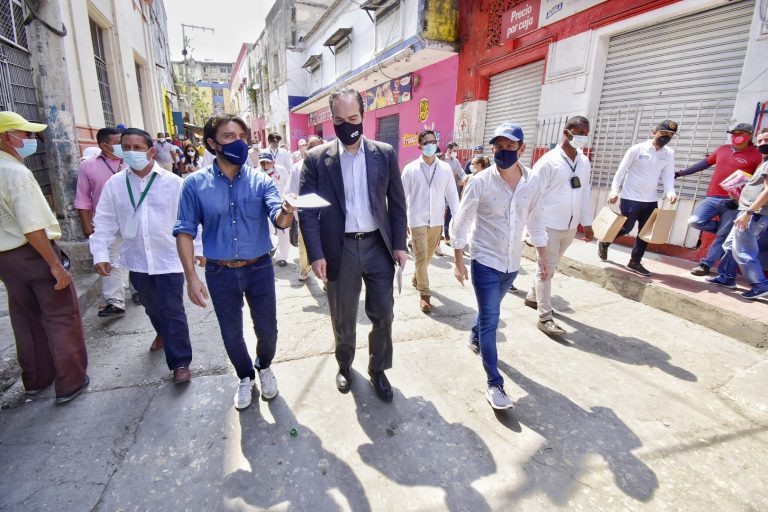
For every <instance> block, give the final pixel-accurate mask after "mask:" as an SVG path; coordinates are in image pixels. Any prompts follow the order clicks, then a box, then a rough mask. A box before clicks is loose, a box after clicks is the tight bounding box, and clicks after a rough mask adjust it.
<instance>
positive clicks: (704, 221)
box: [675, 123, 762, 276]
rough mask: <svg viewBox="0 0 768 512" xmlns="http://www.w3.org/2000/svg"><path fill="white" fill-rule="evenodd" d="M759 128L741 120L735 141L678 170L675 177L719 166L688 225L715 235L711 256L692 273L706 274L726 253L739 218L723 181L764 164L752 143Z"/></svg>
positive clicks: (710, 247) (736, 128) (749, 171)
mask: <svg viewBox="0 0 768 512" xmlns="http://www.w3.org/2000/svg"><path fill="white" fill-rule="evenodd" d="M754 131H755V129H754V128H753V127H752V125H751V124H749V123H739V124H737V125H736V126H734V127H733V128H732V129H731V130H728V133H730V134H731V143H730V144H724V145H722V146H720V147H719V148H717V149H716V150H715V151H713V152H712V153H710V154H709V156H707V158H705V159H703V160H701V161H700V162H696V163H695V164H693V165H692V166H690V167H688V168H687V169H683V170H682V171H680V172H677V173H675V178H679V177H680V176H688V175H690V174H694V173H697V172H701V171H703V170H705V169H709V168H710V167H711V166H712V165H713V164H714V165H715V172H714V173H712V178H711V179H710V181H709V187H708V188H707V197H706V198H705V199H704V201H702V202H700V203H699V204H698V205H696V208H695V209H694V210H693V214H692V215H691V217H690V218H689V219H688V225H689V226H690V227H692V228H694V229H699V230H701V231H707V232H709V233H714V234H715V239H714V240H713V241H712V245H710V246H709V250H708V251H707V255H706V256H705V257H703V258H702V259H701V260H700V261H699V264H698V265H697V266H695V267H693V268H692V269H691V274H693V275H695V276H704V275H707V274H709V269H710V268H711V267H713V266H714V265H715V263H717V260H719V259H720V258H721V257H722V256H723V243H724V242H725V239H726V237H727V236H728V233H730V232H731V228H732V227H733V221H734V220H735V219H736V207H737V203H736V201H735V200H734V199H732V198H731V197H730V195H729V194H728V191H727V190H725V189H723V187H721V186H720V183H721V182H722V181H723V180H724V179H726V178H727V177H728V176H730V175H731V174H733V172H734V171H737V170H741V171H744V172H747V173H749V174H752V173H754V172H755V169H757V167H758V166H759V165H760V162H761V160H762V159H761V157H760V153H759V152H758V151H757V148H756V147H755V145H754V144H752V133H753V132H754Z"/></svg>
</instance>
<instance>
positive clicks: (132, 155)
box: [123, 151, 149, 171]
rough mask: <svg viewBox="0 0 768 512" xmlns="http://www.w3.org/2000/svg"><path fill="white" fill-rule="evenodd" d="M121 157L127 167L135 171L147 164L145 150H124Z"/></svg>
mask: <svg viewBox="0 0 768 512" xmlns="http://www.w3.org/2000/svg"><path fill="white" fill-rule="evenodd" d="M123 158H124V159H125V163H127V164H128V167H130V168H131V169H134V170H136V171H140V170H142V169H145V168H146V167H147V166H148V165H149V159H148V158H147V153H146V152H145V151H125V152H124V153H123Z"/></svg>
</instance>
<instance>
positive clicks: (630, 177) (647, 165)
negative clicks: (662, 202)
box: [611, 140, 675, 203]
mask: <svg viewBox="0 0 768 512" xmlns="http://www.w3.org/2000/svg"><path fill="white" fill-rule="evenodd" d="M659 176H661V181H662V183H663V184H664V195H665V196H670V195H672V194H674V193H675V152H674V151H672V150H671V149H669V148H668V147H666V146H664V147H663V148H661V149H659V150H657V149H656V147H655V146H654V145H653V141H652V140H647V141H645V142H641V143H639V144H635V145H634V146H632V147H631V148H629V149H628V150H627V152H626V154H625V155H624V158H622V159H621V163H620V164H619V170H618V171H617V172H616V176H614V177H613V183H612V184H611V193H613V194H618V193H619V189H621V195H620V197H621V198H622V199H630V200H632V201H643V202H646V203H652V202H655V201H658V199H659V193H658V187H659ZM625 177H626V180H625V179H624V178H625ZM622 181H624V184H623V185H622Z"/></svg>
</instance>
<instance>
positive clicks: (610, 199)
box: [608, 192, 619, 204]
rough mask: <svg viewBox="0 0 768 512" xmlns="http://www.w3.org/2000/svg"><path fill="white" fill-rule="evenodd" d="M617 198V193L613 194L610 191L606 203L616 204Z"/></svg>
mask: <svg viewBox="0 0 768 512" xmlns="http://www.w3.org/2000/svg"><path fill="white" fill-rule="evenodd" d="M618 200H619V194H614V193H613V192H611V195H610V196H608V204H616V201H618Z"/></svg>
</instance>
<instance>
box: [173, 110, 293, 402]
mask: <svg viewBox="0 0 768 512" xmlns="http://www.w3.org/2000/svg"><path fill="white" fill-rule="evenodd" d="M203 137H204V139H203V140H204V142H205V147H206V148H207V149H208V151H210V152H211V153H213V154H215V155H216V159H215V160H214V162H213V164H211V165H210V166H208V167H206V168H204V169H201V170H199V171H198V172H195V173H193V174H191V175H190V176H188V177H187V179H186V180H185V181H184V187H183V190H182V197H181V203H180V204H179V212H178V220H177V221H176V225H175V226H174V228H173V234H174V235H175V236H176V245H177V248H178V252H179V256H180V257H181V263H182V264H183V265H184V274H185V275H186V278H187V294H188V295H189V298H190V300H192V302H194V303H195V304H197V305H198V306H200V307H206V302H205V301H206V299H208V294H209V292H210V299H211V301H212V302H213V309H214V310H215V311H216V318H217V319H218V321H219V327H220V329H221V337H222V338H223V340H224V347H225V349H226V351H227V355H228V356H229V360H230V361H231V362H232V365H233V366H234V367H235V371H236V372H237V377H238V380H239V384H238V387H237V391H236V392H235V397H234V402H235V408H236V409H245V408H246V407H248V406H249V405H250V404H251V398H252V393H253V387H254V380H255V378H256V370H258V373H259V381H260V384H261V396H262V397H263V398H264V399H265V400H271V399H273V398H275V397H276V396H277V392H278V391H277V380H276V379H275V376H274V374H273V373H272V368H271V366H270V365H271V364H272V359H273V358H274V356H275V351H276V349H277V305H276V297H275V271H274V268H273V267H272V260H271V258H270V257H269V252H270V250H271V249H272V242H271V240H270V237H269V231H270V228H271V226H270V224H269V222H268V219H269V220H270V221H272V223H273V224H274V225H275V226H276V227H278V228H280V229H285V228H287V227H289V226H290V225H291V222H292V221H293V213H294V209H293V208H292V207H291V206H290V205H288V203H286V202H284V201H282V200H281V199H280V192H279V191H278V189H277V186H276V185H275V182H274V181H273V180H272V179H271V178H269V176H267V174H266V173H265V172H262V171H261V170H257V169H254V168H253V167H251V166H250V165H247V161H248V144H247V143H246V141H247V140H248V138H249V130H248V126H247V125H246V124H245V121H243V120H242V119H241V118H239V117H236V116H232V115H229V114H224V115H217V116H214V117H211V118H210V119H209V120H208V122H207V123H205V127H204V128H203ZM200 225H202V227H203V232H202V240H203V254H204V256H205V258H206V261H205V263H204V265H205V281H206V283H207V284H208V287H207V288H206V286H205V284H203V282H202V281H201V280H200V278H198V277H197V272H196V270H195V258H194V251H193V239H194V238H195V237H196V236H197V230H198V226H200ZM243 297H245V300H247V301H248V305H249V307H250V311H251V319H252V320H253V326H254V330H255V331H256V360H255V361H254V360H253V359H252V358H251V356H250V354H249V353H248V347H247V346H246V344H245V339H244V338H243Z"/></svg>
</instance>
